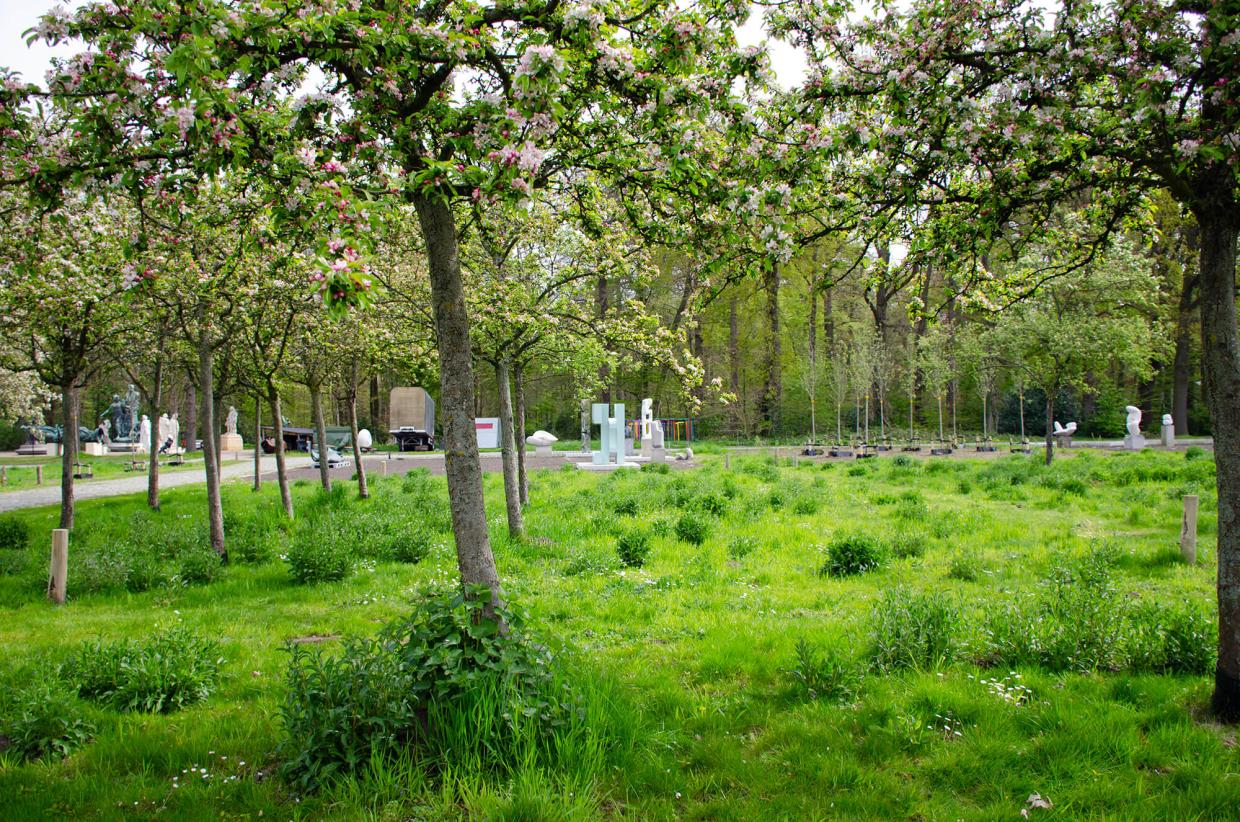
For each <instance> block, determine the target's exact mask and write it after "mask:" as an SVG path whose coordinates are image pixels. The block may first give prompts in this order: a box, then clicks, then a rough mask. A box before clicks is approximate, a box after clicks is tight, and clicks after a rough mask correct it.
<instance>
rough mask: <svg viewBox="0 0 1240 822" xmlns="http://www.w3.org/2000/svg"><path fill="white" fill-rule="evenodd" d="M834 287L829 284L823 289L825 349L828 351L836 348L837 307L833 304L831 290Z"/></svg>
mask: <svg viewBox="0 0 1240 822" xmlns="http://www.w3.org/2000/svg"><path fill="white" fill-rule="evenodd" d="M832 290H833V287H832V286H830V285H828V286H826V287H825V288H823V289H822V334H823V342H824V343H825V345H823V349H824V350H826V351H834V350H835V309H834V307H833V305H832V302H833V301H832V299H831V292H832Z"/></svg>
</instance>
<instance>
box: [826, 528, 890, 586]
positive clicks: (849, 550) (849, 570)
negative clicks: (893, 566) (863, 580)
mask: <svg viewBox="0 0 1240 822" xmlns="http://www.w3.org/2000/svg"><path fill="white" fill-rule="evenodd" d="M882 562H883V547H882V543H880V542H879V541H878V540H877V539H875V538H874V537H872V536H870V535H869V534H850V535H847V536H843V537H836V538H835V539H834V540H832V541H831V544H830V545H828V546H827V560H826V562H824V563H823V565H822V568H821V569H819V571H818V573H819V574H821V575H823V576H833V577H846V576H852V575H854V574H864V573H865V572H866V571H870V570H873V569H875V568H877V567H879V566H880V565H882Z"/></svg>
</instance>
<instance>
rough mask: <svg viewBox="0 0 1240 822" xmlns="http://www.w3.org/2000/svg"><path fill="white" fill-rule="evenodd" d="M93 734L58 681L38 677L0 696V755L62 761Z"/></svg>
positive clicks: (77, 707)
mask: <svg viewBox="0 0 1240 822" xmlns="http://www.w3.org/2000/svg"><path fill="white" fill-rule="evenodd" d="M94 732H95V726H94V724H93V723H91V722H90V721H88V720H87V719H86V718H85V716H84V715H83V713H82V706H81V703H79V702H78V701H77V699H76V698H75V696H74V693H73V691H72V690H71V689H70V688H69V687H67V686H66V685H65V683H63V682H61V681H60V680H58V679H55V678H53V677H47V676H44V677H39V678H38V679H36V680H34V681H33V682H30V683H27V684H26V685H24V686H22V687H20V688H17V689H16V690H12V691H9V690H6V691H4V692H3V693H0V738H3V739H4V740H5V745H6V748H5V749H3V750H0V753H5V752H6V753H7V754H8V755H10V756H16V757H17V758H18V759H22V760H35V759H44V760H53V759H62V758H63V757H66V756H68V755H69V754H71V753H73V752H74V751H75V750H77V749H78V748H80V747H82V746H83V745H85V744H86V743H87V742H88V741H89V740H90V738H91V736H92V735H93V734H94ZM0 770H2V768H0Z"/></svg>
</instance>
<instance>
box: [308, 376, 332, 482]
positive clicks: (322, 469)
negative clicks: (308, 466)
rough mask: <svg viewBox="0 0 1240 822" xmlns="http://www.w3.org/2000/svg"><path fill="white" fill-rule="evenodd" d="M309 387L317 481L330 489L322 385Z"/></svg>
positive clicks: (330, 477) (315, 384)
mask: <svg viewBox="0 0 1240 822" xmlns="http://www.w3.org/2000/svg"><path fill="white" fill-rule="evenodd" d="M308 387H309V389H310V411H311V413H312V414H313V415H314V443H315V445H316V446H317V447H318V449H319V482H321V483H322V484H323V490H324V491H330V490H332V474H331V469H330V468H329V467H328V465H327V423H326V422H325V421H324V419H323V386H322V385H320V384H319V383H317V382H316V383H312V384H310V385H309V386H308Z"/></svg>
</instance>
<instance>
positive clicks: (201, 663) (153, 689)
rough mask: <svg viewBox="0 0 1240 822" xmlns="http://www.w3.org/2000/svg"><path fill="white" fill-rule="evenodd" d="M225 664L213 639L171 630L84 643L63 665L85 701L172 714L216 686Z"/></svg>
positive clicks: (131, 709) (118, 708)
mask: <svg viewBox="0 0 1240 822" xmlns="http://www.w3.org/2000/svg"><path fill="white" fill-rule="evenodd" d="M222 662H223V659H221V658H220V649H219V645H217V644H216V643H215V642H214V641H212V640H209V639H205V638H203V637H200V636H198V635H197V634H195V633H194V632H192V631H190V630H188V629H185V628H170V629H168V630H166V631H163V632H161V633H158V634H155V635H154V636H152V637H151V638H150V639H148V640H146V641H144V642H137V641H133V640H129V641H122V642H104V641H102V640H99V641H96V642H88V643H85V644H83V645H82V646H81V647H79V648H78V650H77V652H76V653H75V654H74V655H73V656H72V657H71V658H70V659H69V661H68V662H66V663H65V664H64V665H63V666H61V669H60V674H61V677H62V678H63V679H64V680H65V681H66V682H68V683H70V684H71V685H72V686H73V687H74V688H76V690H77V693H78V695H79V696H81V697H82V698H84V699H90V700H93V701H95V702H99V703H100V704H102V705H105V706H107V707H109V708H114V709H116V710H118V711H142V712H146V713H170V712H172V711H177V710H180V709H181V708H183V707H185V706H186V705H192V704H193V703H195V702H200V701H202V700H204V699H206V698H207V697H208V696H210V694H211V692H212V691H213V690H214V689H215V685H216V681H217V679H218V676H219V667H220V664H221V663H222Z"/></svg>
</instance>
